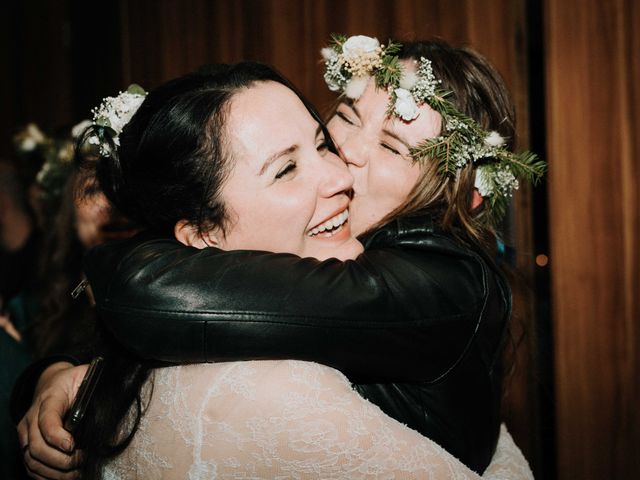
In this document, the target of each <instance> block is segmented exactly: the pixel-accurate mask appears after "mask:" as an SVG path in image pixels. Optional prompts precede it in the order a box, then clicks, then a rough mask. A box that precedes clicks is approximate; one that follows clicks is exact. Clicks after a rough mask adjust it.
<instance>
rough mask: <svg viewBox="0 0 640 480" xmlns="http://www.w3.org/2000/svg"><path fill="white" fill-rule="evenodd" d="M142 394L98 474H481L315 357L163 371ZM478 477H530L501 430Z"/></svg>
mask: <svg viewBox="0 0 640 480" xmlns="http://www.w3.org/2000/svg"><path fill="white" fill-rule="evenodd" d="M151 391H153V395H151V396H150V393H151ZM143 395H144V396H145V397H146V400H147V403H148V405H147V408H146V411H145V413H144V416H143V418H142V420H141V423H140V427H139V429H138V431H137V433H136V435H135V437H134V439H133V441H132V443H131V445H130V446H129V448H128V449H127V450H126V451H125V452H124V453H123V454H122V455H120V456H119V457H117V458H115V459H113V460H111V461H110V463H109V464H108V465H107V466H106V467H105V470H104V478H105V479H107V480H115V479H143V478H144V479H147V478H154V479H167V480H168V479H189V480H196V479H198V480H199V479H247V478H250V479H313V478H317V479H373V478H380V479H413V478H420V479H478V478H481V477H479V476H478V475H477V474H476V473H474V472H472V471H471V470H469V469H468V468H467V467H465V466H464V465H463V464H462V463H461V462H459V461H458V460H457V459H455V458H454V457H453V456H451V455H450V454H449V453H447V452H446V451H445V450H444V449H442V448H441V447H440V446H438V445H437V444H435V443H434V442H432V441H431V440H429V439H427V438H425V437H423V436H422V435H420V434H419V433H417V432H416V431H414V430H411V429H410V428H408V427H406V426H405V425H402V424H401V423H399V422H397V421H396V420H394V419H392V418H390V417H388V416H387V415H385V414H384V413H382V411H381V410H380V409H379V408H378V407H377V406H375V405H373V404H371V403H369V402H367V401H366V400H364V399H363V398H362V397H360V396H359V395H358V394H357V393H356V392H354V391H353V390H352V388H351V385H350V383H349V381H348V380H347V378H346V377H345V376H344V375H342V374H341V373H340V372H338V371H337V370H334V369H332V368H329V367H326V366H323V365H319V364H315V363H310V362H301V361H294V360H283V361H253V362H230V363H217V364H198V365H183V366H177V367H170V368H164V369H159V370H156V371H155V372H154V375H153V382H148V383H147V385H146V386H145V390H144V392H143ZM482 478H490V479H494V480H498V479H515V480H529V479H532V478H533V475H532V473H531V470H530V469H529V466H528V464H527V462H526V460H525V459H524V457H523V455H522V453H521V452H520V450H519V449H518V447H517V446H516V445H515V443H514V442H513V439H512V438H511V436H510V435H509V433H508V432H507V430H506V428H505V427H504V426H503V427H502V430H501V436H500V440H499V444H498V449H497V451H496V454H495V456H494V459H493V461H492V463H491V465H490V466H489V468H488V469H487V472H486V473H485V475H484V476H483V477H482Z"/></svg>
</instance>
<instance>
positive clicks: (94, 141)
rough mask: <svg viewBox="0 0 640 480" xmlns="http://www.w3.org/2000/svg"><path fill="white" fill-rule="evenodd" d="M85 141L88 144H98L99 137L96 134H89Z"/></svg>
mask: <svg viewBox="0 0 640 480" xmlns="http://www.w3.org/2000/svg"><path fill="white" fill-rule="evenodd" d="M87 141H88V142H89V144H90V145H100V139H99V138H98V137H97V136H96V135H91V136H90V137H89V140H87Z"/></svg>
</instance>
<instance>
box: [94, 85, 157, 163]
mask: <svg viewBox="0 0 640 480" xmlns="http://www.w3.org/2000/svg"><path fill="white" fill-rule="evenodd" d="M146 96H147V92H145V90H144V89H143V88H142V87H141V86H140V85H137V84H135V83H134V84H132V85H130V86H129V88H127V90H126V91H124V92H120V93H119V94H118V96H116V97H105V98H104V99H103V100H102V102H101V103H100V105H99V106H98V107H96V108H94V109H92V110H91V113H92V114H93V122H92V123H91V126H92V127H94V128H95V134H94V135H91V136H90V137H89V139H88V142H89V143H90V144H91V145H99V146H100V155H103V156H108V155H110V154H111V144H110V142H108V141H107V140H106V138H105V136H104V133H105V129H109V130H110V133H111V139H112V142H113V144H114V145H116V146H120V134H121V133H122V130H123V129H124V127H125V125H127V123H129V121H130V120H131V117H133V115H134V114H135V113H136V112H137V111H138V108H140V105H142V102H144V99H145V97H146Z"/></svg>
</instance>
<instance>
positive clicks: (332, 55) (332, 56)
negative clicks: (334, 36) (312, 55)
mask: <svg viewBox="0 0 640 480" xmlns="http://www.w3.org/2000/svg"><path fill="white" fill-rule="evenodd" d="M320 54H321V55H322V58H323V59H324V61H325V62H328V61H329V60H336V59H337V58H338V52H336V51H335V50H334V49H333V48H329V47H325V48H323V49H322V50H320Z"/></svg>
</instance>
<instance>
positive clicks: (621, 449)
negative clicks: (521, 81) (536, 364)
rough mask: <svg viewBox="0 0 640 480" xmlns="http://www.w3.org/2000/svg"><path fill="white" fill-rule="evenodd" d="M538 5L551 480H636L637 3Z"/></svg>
mask: <svg viewBox="0 0 640 480" xmlns="http://www.w3.org/2000/svg"><path fill="white" fill-rule="evenodd" d="M545 5H546V10H547V18H546V25H547V30H546V44H547V51H548V56H547V89H548V102H547V117H548V118H547V121H548V152H549V163H550V166H551V171H550V175H549V195H550V222H551V223H550V232H551V254H552V262H551V263H552V274H553V317H554V327H555V334H554V336H555V358H556V366H555V376H556V397H557V400H556V401H557V442H558V472H559V478H560V479H574V478H581V479H602V478H620V479H623V478H625V479H626V478H640V463H639V462H640V461H639V456H638V449H639V448H640V431H639V428H640V415H639V414H638V408H637V406H638V404H639V400H640V396H639V395H638V394H639V391H638V389H639V384H640V376H639V374H640V371H639V366H640V311H639V309H638V298H640V258H639V256H638V246H639V245H640V224H639V217H638V215H639V213H640V212H639V207H640V193H639V189H638V179H639V178H640V177H639V176H638V173H639V172H638V170H639V165H638V156H639V155H640V139H639V136H638V132H639V128H640V121H639V120H638V118H639V116H640V71H639V58H640V32H639V31H638V28H637V27H638V25H640V5H639V4H638V2H634V1H626V0H611V1H609V2H600V1H596V0H584V1H582V0H581V1H578V0H547V1H546V3H545Z"/></svg>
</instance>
